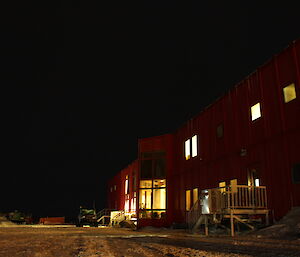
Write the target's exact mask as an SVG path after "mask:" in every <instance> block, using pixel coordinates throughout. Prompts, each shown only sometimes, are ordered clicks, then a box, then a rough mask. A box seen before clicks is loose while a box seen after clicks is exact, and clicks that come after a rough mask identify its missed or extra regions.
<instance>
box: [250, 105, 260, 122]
mask: <svg viewBox="0 0 300 257" xmlns="http://www.w3.org/2000/svg"><path fill="white" fill-rule="evenodd" d="M260 117H261V111H260V103H257V104H255V105H253V106H251V119H252V121H254V120H257V119H258V118H260Z"/></svg>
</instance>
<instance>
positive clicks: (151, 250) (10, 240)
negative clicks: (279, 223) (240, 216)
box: [0, 226, 300, 257]
mask: <svg viewBox="0 0 300 257" xmlns="http://www.w3.org/2000/svg"><path fill="white" fill-rule="evenodd" d="M0 256H1V257H2V256H3V257H14V256H24V257H27V256H28V257H50V256H51V257H54V256H55V257H69V256H70V257H71V256H72V257H96V256H104V257H110V256H118V257H121V256H124V257H125V256H126V257H127V256H130V257H131V256H132V257H136V256H142V257H143V256H147V257H148V256H153V257H154V256H155V257H160V256H169V257H170V256H178V257H183V256H201V257H203V256H212V257H214V256H234V257H235V256H242V257H243V256H277V257H280V256H282V257H283V256H298V257H300V240H299V239H290V240H287V239H270V238H269V239H268V238H263V237H257V236H239V237H235V238H231V237H229V236H209V237H204V236H202V235H190V234H187V233H186V232H185V231H184V230H169V229H156V230H155V229H154V230H147V229H145V230H139V231H132V230H129V229H115V228H74V227H50V226H49V227H43V226H39V227H30V226H28V227H26V226H22V227H2V228H0Z"/></svg>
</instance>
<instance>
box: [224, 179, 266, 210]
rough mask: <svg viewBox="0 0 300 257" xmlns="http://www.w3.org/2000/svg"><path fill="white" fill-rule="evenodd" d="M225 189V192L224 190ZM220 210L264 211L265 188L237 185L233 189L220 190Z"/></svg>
mask: <svg viewBox="0 0 300 257" xmlns="http://www.w3.org/2000/svg"><path fill="white" fill-rule="evenodd" d="M224 189H225V190H224ZM219 190H220V191H221V195H222V198H221V208H222V209H230V208H234V209H266V208H267V190H266V187H265V186H259V187H256V186H244V185H237V186H236V187H235V188H233V187H230V186H228V187H226V188H220V189H219Z"/></svg>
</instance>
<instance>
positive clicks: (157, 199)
mask: <svg viewBox="0 0 300 257" xmlns="http://www.w3.org/2000/svg"><path fill="white" fill-rule="evenodd" d="M153 209H166V189H165V188H160V189H153Z"/></svg>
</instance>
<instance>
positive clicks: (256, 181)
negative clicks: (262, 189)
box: [254, 178, 259, 187]
mask: <svg viewBox="0 0 300 257" xmlns="http://www.w3.org/2000/svg"><path fill="white" fill-rule="evenodd" d="M254 185H255V186H256V187H259V178H256V179H255V180H254Z"/></svg>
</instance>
